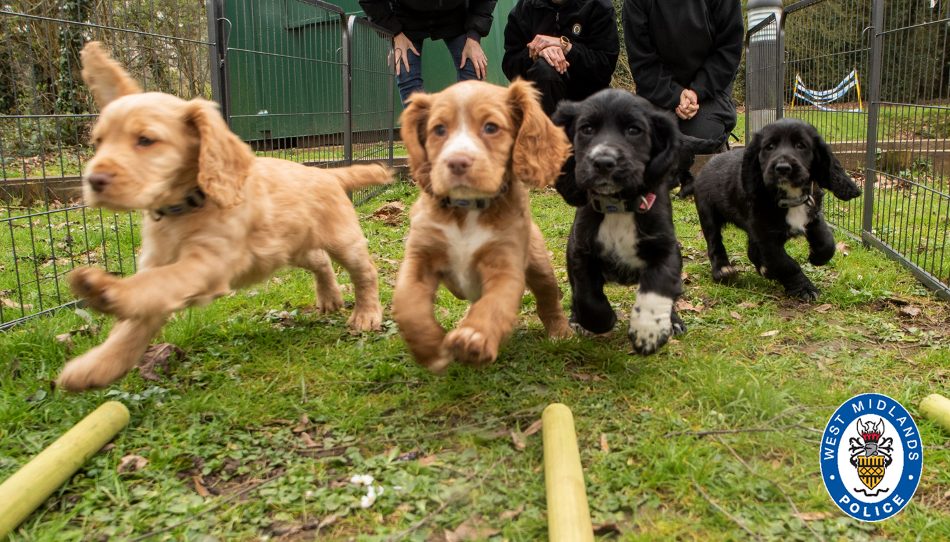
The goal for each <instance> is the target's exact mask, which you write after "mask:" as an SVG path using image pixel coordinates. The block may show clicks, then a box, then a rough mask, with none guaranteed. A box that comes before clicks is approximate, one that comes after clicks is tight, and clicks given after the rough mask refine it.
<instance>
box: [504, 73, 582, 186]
mask: <svg viewBox="0 0 950 542" xmlns="http://www.w3.org/2000/svg"><path fill="white" fill-rule="evenodd" d="M508 107H509V108H510V109H511V118H512V120H514V123H515V126H516V127H517V130H518V134H517V136H515V146H514V148H513V149H512V152H511V170H512V173H513V174H514V176H515V178H516V179H518V180H520V181H521V182H523V183H526V184H529V185H531V186H536V187H542V186H547V185H549V184H551V183H553V182H554V180H555V179H556V178H557V176H558V174H559V173H560V172H561V165H562V164H564V161H565V160H567V157H568V156H570V154H571V144H570V142H569V141H568V139H567V135H566V134H565V133H564V130H562V129H560V128H558V127H557V126H555V125H554V123H553V122H551V119H549V118H548V116H547V115H545V114H544V110H543V109H541V104H540V103H539V102H538V91H536V90H535V89H534V88H533V87H532V86H531V83H528V82H527V81H522V80H515V81H514V82H513V83H512V84H511V86H510V87H508Z"/></svg>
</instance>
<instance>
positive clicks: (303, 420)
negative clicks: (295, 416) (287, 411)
mask: <svg viewBox="0 0 950 542" xmlns="http://www.w3.org/2000/svg"><path fill="white" fill-rule="evenodd" d="M309 425H310V417H309V416H307V414H306V413H303V414H301V415H300V423H298V424H297V425H296V426H295V427H294V428H293V429H291V430H290V432H291V433H303V432H304V431H306V430H307V426H309Z"/></svg>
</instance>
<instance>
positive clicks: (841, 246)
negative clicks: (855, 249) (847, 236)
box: [835, 241, 851, 256]
mask: <svg viewBox="0 0 950 542" xmlns="http://www.w3.org/2000/svg"><path fill="white" fill-rule="evenodd" d="M835 248H836V249H837V250H838V252H840V253H841V254H842V255H844V256H847V255H848V254H851V247H849V246H848V245H847V244H845V242H844V241H838V244H836V245H835Z"/></svg>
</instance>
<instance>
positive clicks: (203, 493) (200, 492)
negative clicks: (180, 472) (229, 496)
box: [191, 476, 211, 497]
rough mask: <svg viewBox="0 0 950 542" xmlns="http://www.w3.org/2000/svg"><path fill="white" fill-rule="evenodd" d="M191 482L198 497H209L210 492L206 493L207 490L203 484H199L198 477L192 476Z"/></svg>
mask: <svg viewBox="0 0 950 542" xmlns="http://www.w3.org/2000/svg"><path fill="white" fill-rule="evenodd" d="M191 480H192V481H193V482H194V483H195V491H197V492H198V495H201V496H202V497H207V496H208V495H211V492H210V491H208V488H206V487H205V486H204V484H202V483H201V477H200V476H192V477H191Z"/></svg>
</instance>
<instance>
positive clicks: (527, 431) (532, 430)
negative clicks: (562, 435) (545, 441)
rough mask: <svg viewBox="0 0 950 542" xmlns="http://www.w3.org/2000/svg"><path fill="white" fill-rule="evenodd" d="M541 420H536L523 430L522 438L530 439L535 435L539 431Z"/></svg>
mask: <svg viewBox="0 0 950 542" xmlns="http://www.w3.org/2000/svg"><path fill="white" fill-rule="evenodd" d="M542 421H543V420H538V421H536V422H534V423H533V424H531V425H529V426H528V428H527V429H525V430H524V436H526V437H530V436H531V435H533V434H535V433H537V432H538V431H540V430H541V422H542Z"/></svg>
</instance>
